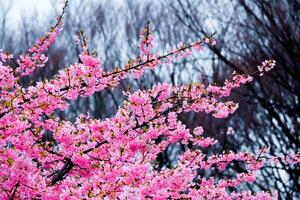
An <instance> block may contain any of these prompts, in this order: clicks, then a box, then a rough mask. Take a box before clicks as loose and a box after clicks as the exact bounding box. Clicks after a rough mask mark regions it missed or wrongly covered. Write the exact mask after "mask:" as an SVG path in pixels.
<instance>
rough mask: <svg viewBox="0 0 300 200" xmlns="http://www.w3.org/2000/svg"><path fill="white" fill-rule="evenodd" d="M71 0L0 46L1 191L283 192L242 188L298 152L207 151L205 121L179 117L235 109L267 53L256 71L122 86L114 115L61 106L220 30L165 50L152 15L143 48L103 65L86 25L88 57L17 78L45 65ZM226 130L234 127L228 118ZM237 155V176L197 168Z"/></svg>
mask: <svg viewBox="0 0 300 200" xmlns="http://www.w3.org/2000/svg"><path fill="white" fill-rule="evenodd" d="M67 6H68V2H67V1H66V2H65V3H64V5H63V9H62V14H61V15H59V16H58V17H57V19H56V20H57V21H56V24H55V25H54V26H53V27H51V28H50V30H49V32H47V33H46V34H45V35H44V36H42V37H41V38H40V39H38V40H37V42H36V44H35V45H33V46H32V47H30V48H29V49H28V50H27V52H26V53H24V54H21V55H20V56H18V58H17V59H15V58H14V56H13V55H12V54H10V53H9V52H5V51H2V52H1V54H0V61H1V62H0V71H1V73H0V101H1V104H0V147H1V149H0V152H1V154H0V166H1V170H0V177H1V179H0V197H1V199H156V200H159V199H276V197H277V193H276V191H271V192H270V191H259V192H257V193H252V192H250V191H243V190H242V191H234V192H232V190H231V188H238V187H239V186H240V185H242V184H244V183H251V182H253V181H255V178H256V176H257V174H258V173H259V170H260V168H262V167H263V166H264V165H267V164H269V163H273V164H276V163H278V162H283V163H285V164H298V163H299V161H300V155H299V154H295V155H286V156H276V155H269V154H268V148H267V147H262V148H261V149H258V150H257V154H250V153H247V152H233V151H228V152H223V153H222V154H218V155H216V154H208V153H204V150H205V151H207V150H208V152H209V147H210V146H212V145H215V144H216V143H217V142H218V141H217V140H216V139H214V138H212V137H205V136H204V130H203V128H202V127H201V126H199V127H197V128H195V129H194V130H189V129H188V128H186V126H185V125H184V124H183V123H182V122H181V121H180V120H178V115H179V114H180V113H186V112H205V113H207V114H211V115H212V116H213V117H215V118H220V119H222V118H226V117H228V116H229V115H231V114H233V113H234V112H235V111H236V109H237V108H238V104H237V103H235V102H233V101H230V100H229V98H230V94H231V91H232V90H233V89H236V88H239V87H240V86H241V85H243V84H246V83H249V82H251V81H252V80H253V78H254V77H257V78H260V76H263V75H264V74H265V73H266V72H267V71H269V70H271V69H272V68H273V67H274V66H275V61H273V60H266V61H263V62H262V63H261V64H260V65H259V66H258V67H257V71H255V72H253V73H251V74H236V73H234V74H233V75H232V77H231V78H229V79H227V80H226V81H225V82H224V84H223V85H205V84H203V83H201V82H196V83H190V84H186V85H171V84H168V83H157V84H156V85H154V86H153V87H152V88H149V89H147V90H137V91H124V95H126V97H127V100H126V101H124V103H123V105H122V106H121V107H119V109H118V111H117V113H116V114H115V115H114V116H113V117H111V118H108V119H105V120H99V119H92V118H91V117H90V116H89V115H88V114H86V115H84V114H82V115H80V116H79V117H78V118H77V119H76V121H75V122H74V123H72V122H70V121H67V120H65V119H62V118H59V117H57V116H56V115H55V112H56V111H57V110H61V111H63V110H65V109H66V108H67V107H68V105H69V104H70V102H71V101H74V100H76V99H77V98H79V97H87V96H90V95H93V93H94V92H96V91H100V90H103V89H106V88H115V87H116V86H117V85H118V84H119V83H120V81H122V80H124V79H126V78H127V77H128V76H130V75H131V76H133V77H134V78H136V79H138V78H140V77H141V76H142V75H143V73H144V71H145V70H153V69H155V68H157V67H160V66H161V67H163V66H166V65H168V64H169V63H171V62H174V61H176V60H178V59H182V58H183V57H187V56H190V55H191V54H197V53H201V52H202V51H204V48H205V46H206V45H214V44H215V43H216V41H215V40H214V38H213V35H214V34H211V35H209V36H205V37H203V38H201V39H200V40H198V41H195V42H193V43H189V44H184V43H180V44H179V45H178V46H177V47H176V48H174V49H171V50H169V51H168V52H167V53H165V54H161V55H160V54H157V53H155V52H153V45H154V40H153V39H154V37H153V34H152V32H151V26H150V22H149V23H147V25H146V26H145V28H144V29H143V30H142V32H141V38H140V39H141V41H140V44H139V49H140V55H139V56H138V57H137V58H135V59H131V60H129V61H128V62H127V63H126V64H125V66H124V67H120V68H115V70H113V71H103V70H102V68H101V59H99V58H98V57H97V56H96V54H95V53H93V52H91V51H90V50H89V48H88V40H87V38H86V37H85V35H84V32H83V31H81V32H79V33H78V35H76V41H77V43H78V45H79V46H80V47H81V49H82V51H81V53H80V55H79V58H80V62H79V63H77V62H75V63H74V64H72V65H71V66H69V67H67V68H65V69H64V70H61V71H59V72H58V74H56V75H55V76H54V77H52V78H51V79H44V80H43V81H40V82H36V83H34V84H32V85H30V86H28V87H24V86H22V85H21V84H20V83H19V80H20V78H22V77H25V76H29V75H30V74H31V73H32V72H33V71H34V70H36V69H37V68H42V67H45V66H46V64H47V61H48V57H47V56H46V55H45V53H46V52H47V50H48V49H49V48H50V47H51V46H52V45H53V43H54V42H55V41H56V39H57V37H58V34H59V33H60V31H61V30H62V20H63V16H64V14H65V12H66V8H67ZM227 134H234V130H233V129H232V128H230V127H229V128H228V131H227ZM175 143H181V144H184V145H188V146H189V147H190V148H189V149H188V150H186V151H185V152H184V153H183V154H182V155H180V156H179V158H178V160H177V163H176V164H174V166H172V167H170V168H158V167H157V163H156V158H157V156H158V155H159V154H160V153H162V152H163V151H164V150H165V149H166V148H167V147H168V146H169V145H171V144H175ZM232 162H241V163H243V164H244V168H245V172H243V173H238V174H236V176H235V178H231V179H229V178H226V177H222V178H214V177H203V176H200V175H199V173H198V172H199V170H208V171H209V170H219V171H223V170H226V169H227V167H228V166H229V165H230V164H231V163H232Z"/></svg>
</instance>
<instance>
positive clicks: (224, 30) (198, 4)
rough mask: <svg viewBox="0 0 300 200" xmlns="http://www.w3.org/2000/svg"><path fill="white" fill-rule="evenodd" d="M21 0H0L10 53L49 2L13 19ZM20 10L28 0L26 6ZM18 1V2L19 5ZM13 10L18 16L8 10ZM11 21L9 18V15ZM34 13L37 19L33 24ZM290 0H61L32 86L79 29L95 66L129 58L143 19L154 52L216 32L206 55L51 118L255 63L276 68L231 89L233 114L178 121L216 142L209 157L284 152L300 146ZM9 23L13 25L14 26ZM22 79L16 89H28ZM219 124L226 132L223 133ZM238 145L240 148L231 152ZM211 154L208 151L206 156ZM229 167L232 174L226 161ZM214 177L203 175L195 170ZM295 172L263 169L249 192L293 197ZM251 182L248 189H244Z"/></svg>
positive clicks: (28, 40) (96, 111)
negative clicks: (66, 3)
mask: <svg viewBox="0 0 300 200" xmlns="http://www.w3.org/2000/svg"><path fill="white" fill-rule="evenodd" d="M21 2H22V1H21V0H13V1H5V0H0V49H6V50H10V51H11V52H14V53H20V52H21V51H22V50H24V49H27V48H28V47H30V46H31V44H33V43H34V41H35V40H36V38H38V37H39V36H40V35H42V34H43V33H44V32H45V31H47V27H50V26H51V22H53V17H54V16H55V14H56V7H57V2H56V1H51V0H49V2H48V3H49V5H51V4H52V5H53V6H52V7H51V6H50V7H49V5H48V7H47V8H46V9H45V8H44V9H43V10H46V11H47V12H43V13H42V15H41V16H40V15H37V13H40V11H41V10H40V9H39V8H38V9H37V10H34V9H30V10H24V12H21V13H17V14H18V15H20V16H21V17H20V19H19V20H18V19H14V14H12V13H13V12H16V10H14V7H13V6H14V5H16V4H21ZM26 3H27V4H29V3H34V1H32V2H31V1H26ZM22 4H24V2H23V3H22ZM17 12H20V11H17ZM15 15H16V13H15ZM37 16H39V19H40V18H41V19H40V20H38V19H37ZM299 18H300V2H299V1H298V0H281V1H277V0H247V1H245V0H234V1H233V0H223V1H216V0H215V1H204V0H176V1H171V0H169V1H163V0H158V1H149V0H140V1H131V0H123V1H120V0H119V1H118V0H103V1H93V0H88V1H71V2H70V7H69V10H68V13H67V15H66V17H65V20H64V24H65V25H64V31H63V32H62V35H61V36H60V37H59V40H60V41H59V42H57V45H55V46H54V47H52V48H51V49H50V51H49V52H48V56H49V57H50V63H49V65H50V66H49V67H47V68H43V69H40V70H38V71H37V72H36V73H34V74H33V75H32V77H30V79H33V80H41V79H43V78H47V77H50V76H52V75H53V74H55V73H56V72H57V71H58V70H59V69H62V68H64V67H65V66H68V65H70V64H72V63H74V62H78V61H79V58H77V59H76V55H78V52H79V47H78V46H77V45H76V42H75V40H74V35H75V33H76V32H78V31H79V30H81V29H83V30H84V31H85V33H86V35H87V37H88V38H89V43H90V47H91V49H92V50H95V51H96V52H97V53H98V56H99V57H100V58H101V59H102V62H103V65H102V66H103V68H104V69H107V70H108V69H112V68H114V67H116V66H123V65H124V64H125V63H124V62H125V61H126V60H127V59H128V58H134V57H136V56H138V54H139V51H138V48H137V46H138V41H139V34H140V31H141V29H142V28H143V27H144V25H145V24H146V22H147V20H150V21H151V22H152V23H151V25H152V29H153V32H154V36H155V44H156V49H155V50H156V51H157V52H158V53H159V52H160V53H162V52H161V51H162V50H165V51H166V50H168V49H171V48H173V47H174V46H176V44H178V43H179V42H181V41H183V42H190V41H192V40H195V39H197V38H199V37H202V36H204V35H208V34H210V33H212V32H217V34H216V37H217V46H215V47H212V48H211V49H210V51H204V52H203V53H202V54H200V55H197V56H193V57H190V58H187V59H184V60H181V61H180V62H178V63H174V64H172V65H169V66H164V67H161V68H159V69H156V70H155V71H148V72H147V73H146V74H145V75H144V76H143V77H142V79H140V80H135V79H128V80H125V81H123V82H122V84H121V85H120V86H118V88H116V90H110V89H107V90H105V91H101V92H97V93H95V94H94V95H93V96H92V97H88V98H81V99H78V100H76V101H74V102H72V103H71V106H70V107H69V109H68V110H67V111H66V112H64V113H57V115H60V116H64V117H65V118H67V119H69V120H71V121H72V120H74V119H75V117H76V116H78V114H80V113H82V112H83V113H87V112H89V113H90V115H91V116H92V117H95V118H101V119H104V118H106V117H110V116H112V115H114V113H115V112H116V110H117V108H118V106H119V105H121V104H122V102H123V100H124V96H123V94H122V91H124V90H128V89H129V88H131V89H132V90H137V89H144V88H149V87H151V86H152V85H153V84H154V83H157V82H164V81H167V82H170V83H177V84H180V83H186V82H192V81H194V80H196V79H201V80H202V81H203V82H206V83H207V84H209V83H210V84H218V83H220V82H221V81H223V80H224V79H226V77H229V76H230V75H231V73H233V71H236V72H237V73H249V72H252V71H254V70H255V68H256V65H258V64H259V63H260V62H261V61H262V60H265V59H271V58H272V59H275V60H276V61H277V67H276V69H275V70H273V71H272V72H271V73H270V74H269V75H268V76H266V77H264V79H261V80H260V79H256V81H255V84H249V85H246V86H244V87H243V88H242V89H239V90H238V91H236V92H235V93H234V96H233V97H231V98H232V99H233V100H234V101H239V102H240V108H239V110H238V112H237V113H236V114H235V115H233V116H232V117H231V118H228V119H227V120H226V121H224V120H217V119H213V118H212V117H209V116H205V115H201V114H195V113H188V114H185V115H182V116H181V120H182V121H183V122H184V123H185V124H186V125H187V126H188V127H189V128H193V127H196V126H199V125H202V126H204V127H205V128H206V130H207V131H206V134H207V135H210V136H214V137H216V138H218V139H219V141H221V142H220V144H219V145H217V146H216V147H215V149H214V151H215V152H222V151H227V150H233V151H238V150H248V151H252V152H255V151H257V149H258V148H260V147H262V146H268V147H270V152H271V153H272V154H279V155H281V154H283V153H293V152H296V151H299V147H300V134H299V130H300V104H299V98H300V90H299V88H300V19H299ZM16 21H17V22H18V23H17V22H16ZM28 80H29V78H27V79H23V80H22V83H23V84H24V85H30V84H34V82H29V81H28ZM228 126H231V127H233V129H234V130H235V132H236V133H235V135H234V136H232V135H226V134H225V132H226V129H227V127H228ZM186 148H189V146H188V145H182V144H174V145H172V146H170V147H169V148H168V149H167V150H166V151H165V152H164V154H162V155H160V156H159V158H158V159H157V160H158V162H159V166H160V167H163V166H166V167H170V166H172V164H173V163H174V162H175V161H176V157H177V156H178V155H179V154H180V153H181V152H182V151H184V150H185V149H186ZM241 148H243V149H241ZM215 152H214V153H215ZM231 170H236V171H241V170H243V168H242V166H240V165H239V163H234V164H233V165H232V166H231V169H230V170H228V171H227V172H226V173H222V174H221V175H220V173H218V174H219V175H218V176H225V175H226V176H231V175H232V174H231V172H232V171H231ZM199 173H202V174H206V175H207V176H217V175H216V174H214V173H213V172H210V173H208V172H206V171H202V172H199ZM298 174H300V172H299V166H298V167H296V166H285V165H283V164H282V165H279V166H278V165H277V166H272V165H268V166H266V167H265V168H264V169H263V170H262V172H261V175H260V176H259V178H258V180H256V182H255V187H251V188H250V186H248V185H245V186H244V187H248V188H249V189H251V190H253V191H255V190H258V189H260V190H270V189H277V190H278V192H279V197H280V199H299V198H300V194H299V191H300V179H299V175H298ZM252 186H253V185H252Z"/></svg>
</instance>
